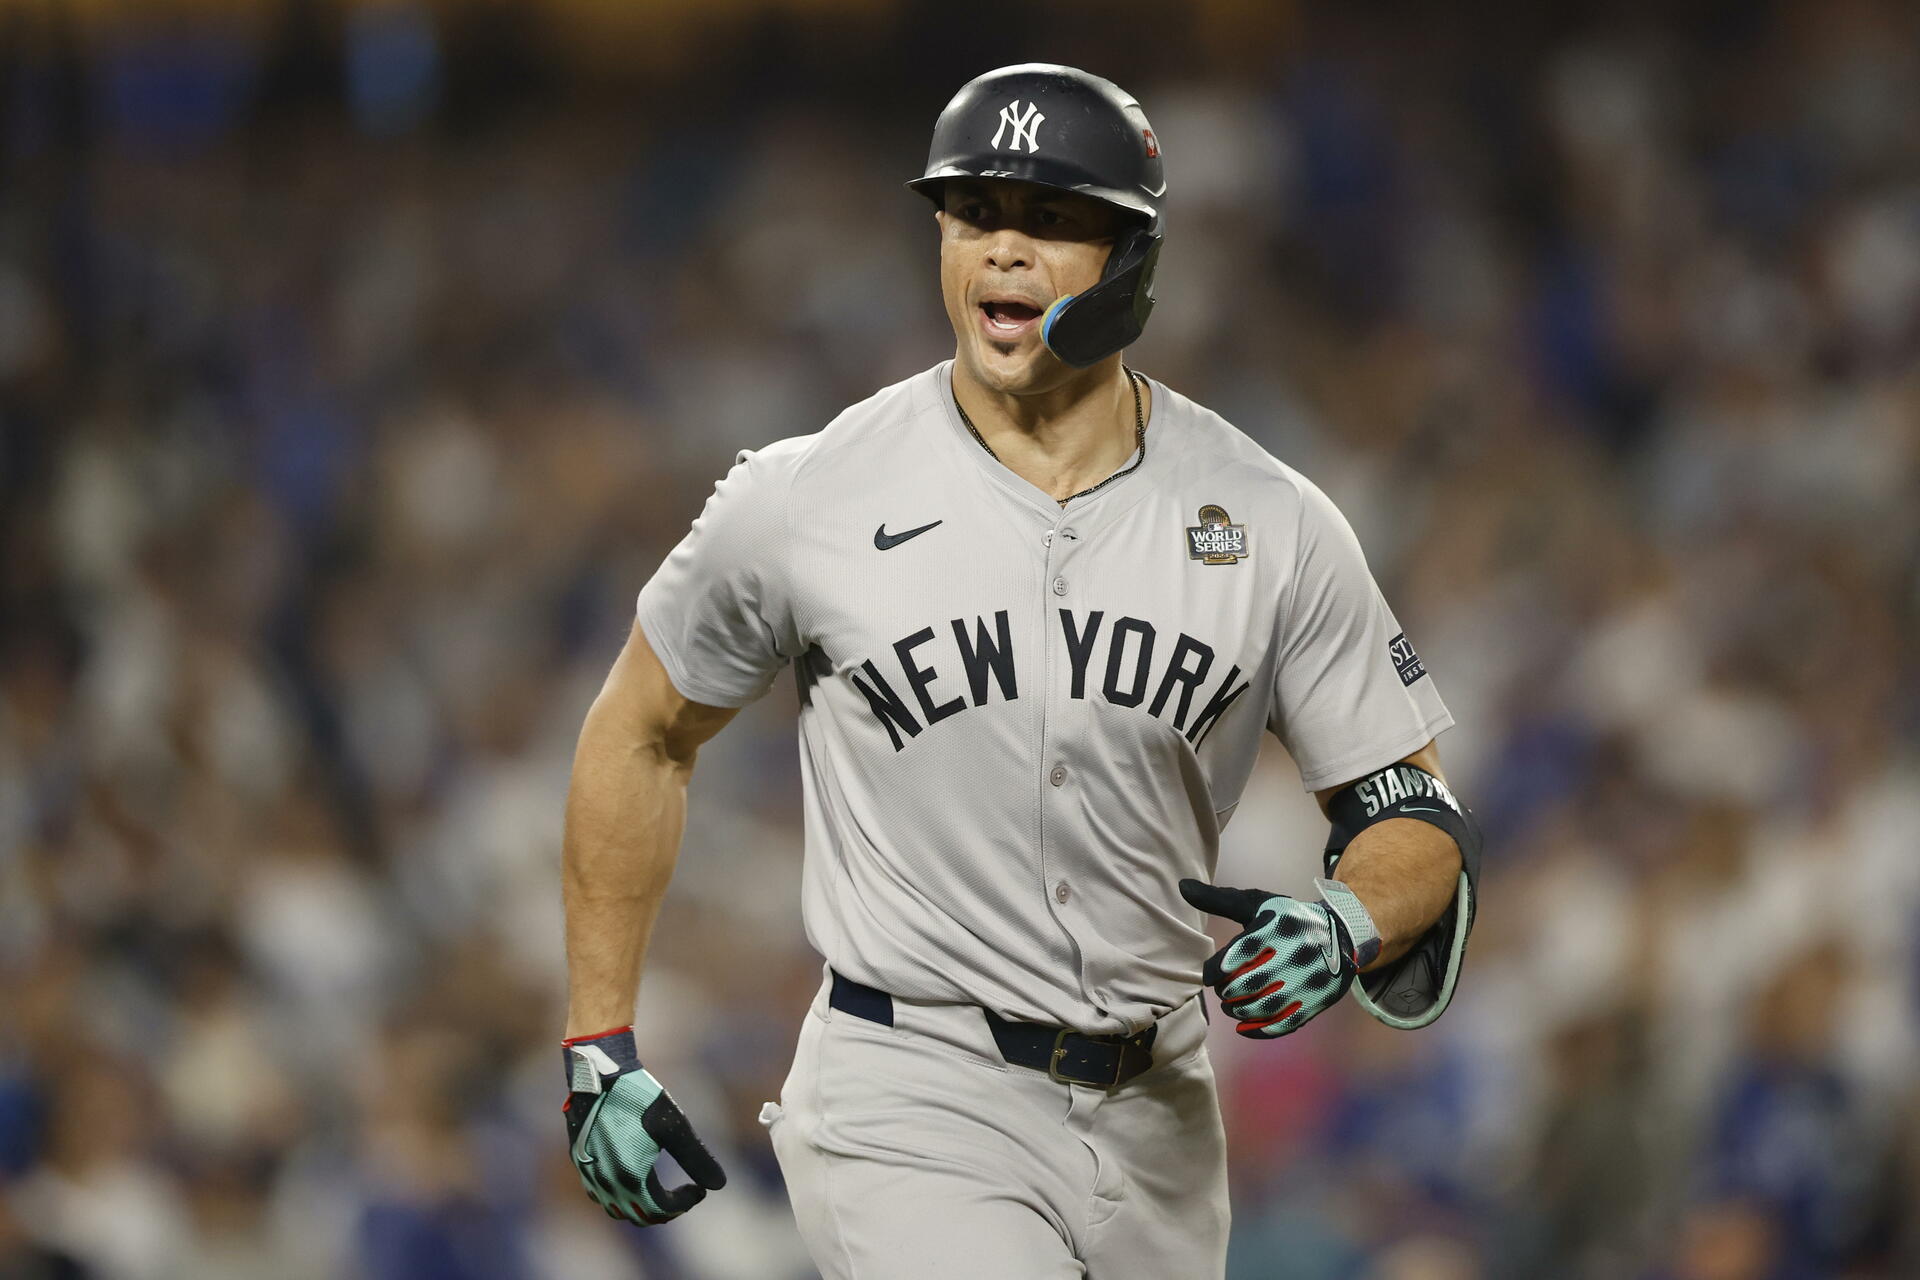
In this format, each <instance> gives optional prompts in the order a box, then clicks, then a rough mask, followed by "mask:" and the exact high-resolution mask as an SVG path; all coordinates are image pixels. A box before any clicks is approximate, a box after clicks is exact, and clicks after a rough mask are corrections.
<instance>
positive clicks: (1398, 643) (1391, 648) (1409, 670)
mask: <svg viewBox="0 0 1920 1280" xmlns="http://www.w3.org/2000/svg"><path fill="white" fill-rule="evenodd" d="M1387 656H1389V657H1391V658H1392V659H1393V669H1394V670H1395V671H1398V672H1399V673H1400V683H1401V684H1403V685H1410V684H1412V683H1413V682H1414V681H1415V680H1418V679H1419V678H1420V677H1421V676H1424V675H1426V674H1427V668H1426V665H1425V664H1424V663H1422V662H1421V661H1420V655H1419V654H1417V653H1415V652H1414V651H1413V642H1412V641H1410V640H1408V639H1407V633H1406V632H1404V631H1402V632H1401V633H1400V634H1399V635H1397V636H1395V637H1394V638H1393V639H1391V640H1389V641H1387Z"/></svg>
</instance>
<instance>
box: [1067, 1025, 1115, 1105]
mask: <svg viewBox="0 0 1920 1280" xmlns="http://www.w3.org/2000/svg"><path fill="white" fill-rule="evenodd" d="M1072 1034H1073V1032H1072V1030H1071V1029H1070V1028H1067V1027H1062V1028H1060V1030H1059V1031H1058V1032H1057V1033H1056V1034H1055V1035H1054V1037H1053V1053H1052V1055H1051V1056H1049V1057H1048V1058H1047V1079H1049V1080H1052V1081H1055V1082H1056V1083H1059V1084H1083V1085H1086V1086H1087V1087H1088V1088H1092V1089H1105V1090H1106V1091H1107V1092H1108V1093H1112V1092H1113V1091H1114V1090H1115V1089H1118V1088H1119V1087H1120V1073H1121V1071H1123V1070H1124V1069H1125V1068H1126V1062H1127V1055H1126V1050H1125V1048H1124V1047H1123V1046H1122V1045H1115V1046H1114V1047H1115V1048H1116V1049H1117V1050H1119V1051H1118V1052H1116V1053H1115V1054H1114V1057H1113V1079H1111V1080H1088V1079H1085V1078H1083V1077H1081V1076H1068V1075H1062V1074H1060V1059H1062V1058H1064V1057H1066V1056H1067V1037H1068V1036H1070V1035H1072Z"/></svg>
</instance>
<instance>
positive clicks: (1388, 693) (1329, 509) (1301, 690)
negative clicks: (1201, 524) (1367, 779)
mask: <svg viewBox="0 0 1920 1280" xmlns="http://www.w3.org/2000/svg"><path fill="white" fill-rule="evenodd" d="M1300 493H1301V503H1302V506H1301V509H1300V526H1299V532H1298V536H1297V538H1296V540H1295V561H1294V566H1293V578H1292V580H1291V582H1290V583H1289V584H1288V588H1287V591H1288V598H1287V600H1286V601H1285V602H1284V603H1283V607H1282V610H1281V614H1280V624H1279V625H1280V634H1279V635H1278V636H1277V637H1276V644H1277V652H1278V654H1279V658H1278V660H1277V662H1276V663H1275V667H1274V679H1273V690H1272V702H1271V704H1270V706H1269V709H1268V713H1267V725H1268V728H1270V729H1271V730H1272V731H1273V732H1274V734H1275V735H1276V736H1277V737H1278V738H1279V739H1280V741H1281V742H1283V743H1285V744H1286V748H1287V750H1288V752H1289V753H1290V754H1291V755H1292V756H1293V759H1294V762H1295V763H1296V764H1297V765H1299V767H1300V780H1301V782H1302V783H1303V784H1304V785H1305V786H1306V788H1307V790H1309V791H1318V790H1320V789H1322V788H1325V787H1332V786H1339V785H1341V784H1343V783H1346V782H1351V781H1352V780H1353V779H1355V778H1357V777H1360V776H1361V775H1362V774H1365V773H1367V772H1369V771H1370V770H1373V769H1377V768H1380V767H1381V766H1383V765H1387V764H1391V763H1393V762H1394V761H1395V760H1399V759H1401V758H1403V757H1405V756H1407V755H1409V754H1411V753H1412V752H1414V751H1417V750H1419V749H1420V748H1421V747H1423V746H1425V745H1426V744H1427V743H1428V742H1429V741H1430V740H1431V739H1432V738H1433V737H1434V736H1435V735H1436V734H1438V733H1439V732H1440V731H1441V730H1443V729H1445V728H1447V727H1448V726H1449V725H1451V724H1452V723H1453V716H1452V715H1451V714H1449V713H1448V711H1447V708H1446V705H1445V704H1444V703H1442V702H1441V701H1440V694H1439V693H1438V691H1436V690H1435V689H1434V686H1433V680H1432V679H1431V678H1430V677H1429V676H1428V675H1427V672H1426V668H1425V667H1424V666H1423V665H1422V663H1421V661H1420V658H1419V656H1418V655H1417V654H1416V653H1415V652H1414V650H1413V646H1412V645H1411V643H1409V642H1408V640H1407V637H1406V635H1405V633H1403V632H1402V631H1401V629H1400V624H1399V623H1398V622H1396V621H1395V620H1394V616H1393V611H1392V610H1391V609H1389V608H1388V607H1387V602H1386V599H1385V598H1384V597H1383V596H1382V595H1381V594H1380V588H1379V587H1378V586H1376V585H1375V583H1374V581H1373V574H1372V573H1371V572H1370V571H1369V570H1368V569H1367V559H1366V555H1365V554H1364V553H1363V552H1362V551H1361V549H1360V540H1359V539H1358V538H1356V537H1355V536H1354V533H1353V528H1352V526H1351V525H1349V524H1348V523H1347V519H1346V517H1345V516H1343V515H1341V514H1340V510H1339V508H1337V507H1335V506H1334V505H1333V502H1332V500H1331V499H1329V498H1328V497H1327V495H1326V494H1324V493H1322V492H1320V490H1319V489H1318V488H1316V487H1315V486H1314V485H1312V484H1310V483H1308V482H1306V481H1304V480H1302V481H1301V485H1300Z"/></svg>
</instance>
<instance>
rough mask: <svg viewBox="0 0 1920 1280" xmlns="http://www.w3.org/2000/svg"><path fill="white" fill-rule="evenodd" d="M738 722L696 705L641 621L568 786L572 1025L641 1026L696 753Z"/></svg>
mask: <svg viewBox="0 0 1920 1280" xmlns="http://www.w3.org/2000/svg"><path fill="white" fill-rule="evenodd" d="M733 717H734V709H733V708H723V707H709V706H703V705H702V704H700V703H697V702H689V701H688V700H687V699H686V698H684V697H682V696H681V695H680V692H679V691H678V690H677V689H675V688H674V687H673V682H672V681H671V680H670V679H668V678H667V672H666V668H664V667H663V666H661V665H660V659H659V658H658V657H657V656H656V655H655V654H654V652H653V647H652V646H651V645H649V644H648V643H647V637H646V635H645V634H644V633H643V632H642V631H641V630H640V627H639V624H637V623H636V624H635V625H634V628H633V631H632V634H630V635H629V636H628V638H627V643H626V645H625V647H623V648H622V649H621V651H620V656H619V658H618V659H616V660H615V662H614V664H613V670H612V671H611V672H609V673H608V675H607V682H606V684H605V685H604V686H602V687H601V690H600V696H599V697H597V698H595V699H594V701H593V706H592V708H591V709H590V710H588V712H587V719H586V723H585V724H584V725H583V726H582V727H581V730H580V743H579V746H578V747H576V748H575V750H574V756H573V781H572V785H571V786H570V787H569V788H568V791H567V816H566V836H565V843H564V847H563V853H562V869H561V891H562V896H563V898H564V900H565V903H566V912H567V1029H566V1034H567V1035H569V1036H579V1035H588V1034H591V1033H593V1032H596V1031H603V1030H605V1029H607V1028H609V1027H617V1026H622V1025H624V1024H626V1023H629V1022H632V1021H633V1005H634V999H635V997H636V995H637V994H638V992H639V988H640V962H641V959H642V957H644V956H645V955H646V951H647V940H648V939H649V938H650V937H651V936H652V934H653V922H654V918H655V917H656V916H657V915H658V914H659V911H660V900H661V898H662V897H663V896H665V894H666V891H667V881H668V880H669V879H670V878H671V877H672V875H673V864H674V860H675V859H676V858H677V857H678V856H679V853H680V833H681V831H682V829H683V828H684V827H685V825H686V815H687V780H688V778H690V777H691V776H692V774H693V761H694V756H695V754H696V753H698V751H699V749H700V747H701V745H702V744H703V743H705V742H706V741H707V739H709V738H711V737H713V735H714V734H716V733H718V732H719V731H720V729H721V727H722V726H724V725H725V724H726V723H727V722H728V721H729V720H731V719H733Z"/></svg>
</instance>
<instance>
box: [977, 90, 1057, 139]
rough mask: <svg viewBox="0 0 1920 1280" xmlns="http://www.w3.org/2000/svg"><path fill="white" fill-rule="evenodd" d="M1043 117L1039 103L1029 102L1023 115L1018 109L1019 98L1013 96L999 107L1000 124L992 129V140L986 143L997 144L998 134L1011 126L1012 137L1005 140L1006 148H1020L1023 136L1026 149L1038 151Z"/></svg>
mask: <svg viewBox="0 0 1920 1280" xmlns="http://www.w3.org/2000/svg"><path fill="white" fill-rule="evenodd" d="M1045 119H1046V117H1045V116H1043V115H1041V114H1040V104H1039V103H1037V102H1029V103H1028V104H1027V110H1026V113H1025V114H1024V115H1023V114H1022V113H1021V111H1020V99H1018V98H1015V99H1014V100H1013V101H1012V102H1009V103H1008V104H1007V105H1006V106H1004V107H1002V108H1000V125H999V127H998V128H996V129H995V130H994V131H993V141H992V142H989V143H988V144H987V145H988V146H990V147H997V146H999V145H1000V135H1001V134H1003V133H1005V132H1006V131H1007V128H1008V126H1012V128H1013V137H1012V138H1010V139H1009V140H1008V142H1007V150H1009V151H1018V150H1019V149H1020V140H1021V139H1022V138H1025V139H1026V141H1027V150H1028V151H1038V150H1039V149H1040V139H1039V136H1038V135H1039V132H1040V124H1041V122H1042V121H1044V120H1045Z"/></svg>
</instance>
